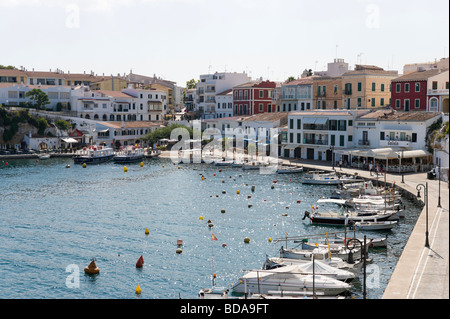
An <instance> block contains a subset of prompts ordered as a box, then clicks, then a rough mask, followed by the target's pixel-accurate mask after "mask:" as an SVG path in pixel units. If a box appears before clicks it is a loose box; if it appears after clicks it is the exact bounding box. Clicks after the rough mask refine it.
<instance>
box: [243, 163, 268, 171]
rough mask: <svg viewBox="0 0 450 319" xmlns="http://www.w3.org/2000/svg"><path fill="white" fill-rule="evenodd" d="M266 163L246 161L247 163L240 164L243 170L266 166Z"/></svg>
mask: <svg viewBox="0 0 450 319" xmlns="http://www.w3.org/2000/svg"><path fill="white" fill-rule="evenodd" d="M266 166H267V165H266V164H259V163H255V162H252V163H247V164H243V165H242V169H243V170H244V171H245V170H256V169H260V168H262V167H266Z"/></svg>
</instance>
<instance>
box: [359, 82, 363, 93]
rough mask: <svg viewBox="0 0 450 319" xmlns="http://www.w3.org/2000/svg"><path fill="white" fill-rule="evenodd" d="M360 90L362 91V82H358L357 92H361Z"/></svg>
mask: <svg viewBox="0 0 450 319" xmlns="http://www.w3.org/2000/svg"><path fill="white" fill-rule="evenodd" d="M361 91H362V83H361V82H358V92H361Z"/></svg>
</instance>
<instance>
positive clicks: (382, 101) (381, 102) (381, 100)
mask: <svg viewBox="0 0 450 319" xmlns="http://www.w3.org/2000/svg"><path fill="white" fill-rule="evenodd" d="M380 105H381V106H384V98H381V99H380Z"/></svg>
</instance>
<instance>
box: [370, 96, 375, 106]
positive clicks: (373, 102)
mask: <svg viewBox="0 0 450 319" xmlns="http://www.w3.org/2000/svg"><path fill="white" fill-rule="evenodd" d="M371 103H372V104H371V106H375V98H374V97H373V98H372V100H371Z"/></svg>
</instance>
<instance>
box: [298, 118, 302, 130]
mask: <svg viewBox="0 0 450 319" xmlns="http://www.w3.org/2000/svg"><path fill="white" fill-rule="evenodd" d="M301 122H302V120H300V119H297V130H300V129H301V124H302V123H301Z"/></svg>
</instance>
